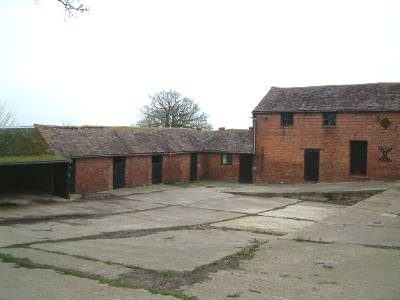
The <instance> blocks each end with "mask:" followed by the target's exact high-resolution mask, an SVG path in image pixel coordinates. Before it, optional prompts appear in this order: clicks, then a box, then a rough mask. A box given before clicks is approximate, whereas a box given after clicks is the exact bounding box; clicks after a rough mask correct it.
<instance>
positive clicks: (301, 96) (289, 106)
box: [253, 83, 400, 113]
mask: <svg viewBox="0 0 400 300" xmlns="http://www.w3.org/2000/svg"><path fill="white" fill-rule="evenodd" d="M296 111H400V83H367V84H354V85H326V86H309V87H291V88H282V87H272V88H271V89H270V90H269V91H268V93H267V95H265V97H264V98H263V99H262V100H261V102H260V103H259V104H258V105H257V107H256V108H255V109H254V110H253V112H254V113H257V112H296Z"/></svg>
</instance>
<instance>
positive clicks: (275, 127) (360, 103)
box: [253, 83, 400, 183]
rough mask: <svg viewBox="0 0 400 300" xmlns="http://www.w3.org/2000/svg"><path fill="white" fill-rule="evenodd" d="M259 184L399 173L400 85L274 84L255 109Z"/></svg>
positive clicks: (390, 177) (396, 175)
mask: <svg viewBox="0 0 400 300" xmlns="http://www.w3.org/2000/svg"><path fill="white" fill-rule="evenodd" d="M253 119H254V128H255V173H254V182H257V183H301V182H315V181H324V182H330V181H353V180H366V179H370V180H393V179H399V178H400V84H399V83H376V84H358V85H336V86H334V85H333V86H312V87H296V88H279V87H272V88H271V89H270V90H269V92H268V93H267V95H266V96H265V97H264V98H263V99H262V100H261V102H260V103H259V104H258V105H257V107H256V108H255V109H254V110H253Z"/></svg>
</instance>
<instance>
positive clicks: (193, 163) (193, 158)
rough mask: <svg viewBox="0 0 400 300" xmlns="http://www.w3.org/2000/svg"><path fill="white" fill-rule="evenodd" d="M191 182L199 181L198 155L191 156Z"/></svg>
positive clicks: (192, 154)
mask: <svg viewBox="0 0 400 300" xmlns="http://www.w3.org/2000/svg"><path fill="white" fill-rule="evenodd" d="M190 180H191V181H193V180H197V153H191V154H190Z"/></svg>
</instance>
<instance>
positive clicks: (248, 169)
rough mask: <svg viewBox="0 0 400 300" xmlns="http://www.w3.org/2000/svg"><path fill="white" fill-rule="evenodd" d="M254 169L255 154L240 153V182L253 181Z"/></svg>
mask: <svg viewBox="0 0 400 300" xmlns="http://www.w3.org/2000/svg"><path fill="white" fill-rule="evenodd" d="M252 170H253V156H252V155H251V154H240V157H239V182H251V181H252Z"/></svg>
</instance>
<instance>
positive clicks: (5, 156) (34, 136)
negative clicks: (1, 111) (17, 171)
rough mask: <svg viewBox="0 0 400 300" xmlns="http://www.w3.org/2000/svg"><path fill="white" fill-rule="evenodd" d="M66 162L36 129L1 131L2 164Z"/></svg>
mask: <svg viewBox="0 0 400 300" xmlns="http://www.w3.org/2000/svg"><path fill="white" fill-rule="evenodd" d="M48 161H65V159H64V158H63V157H62V156H60V155H56V154H55V153H54V152H53V151H52V150H51V149H50V148H49V146H48V144H47V143H46V142H45V140H44V139H43V138H42V136H41V135H40V134H39V132H38V131H37V130H36V129H35V128H1V129H0V164H9V163H33V162H48Z"/></svg>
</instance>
